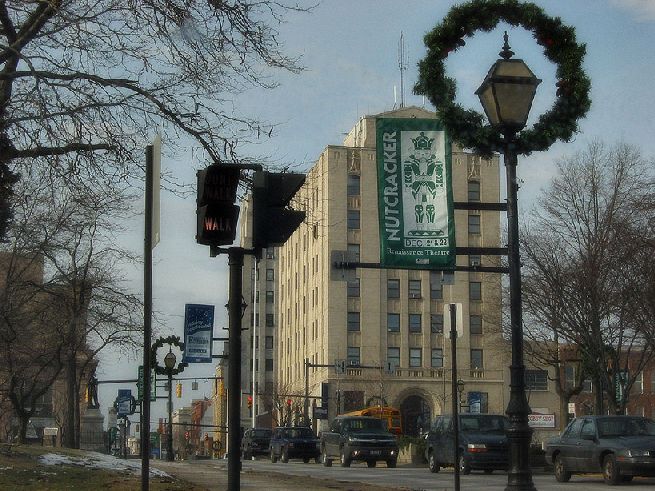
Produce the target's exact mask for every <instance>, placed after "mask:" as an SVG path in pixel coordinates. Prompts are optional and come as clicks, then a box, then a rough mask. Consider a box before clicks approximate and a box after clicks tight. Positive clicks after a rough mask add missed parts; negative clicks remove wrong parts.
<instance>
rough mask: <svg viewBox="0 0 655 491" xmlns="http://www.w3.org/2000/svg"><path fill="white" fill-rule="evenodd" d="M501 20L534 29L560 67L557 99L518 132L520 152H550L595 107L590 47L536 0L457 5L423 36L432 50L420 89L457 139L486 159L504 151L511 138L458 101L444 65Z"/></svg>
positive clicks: (486, 0) (474, 1) (425, 61)
mask: <svg viewBox="0 0 655 491" xmlns="http://www.w3.org/2000/svg"><path fill="white" fill-rule="evenodd" d="M500 21H504V22H507V23H508V24H510V25H512V26H522V27H523V28H524V29H526V30H529V31H532V33H533V35H534V37H535V39H536V40H537V43H539V44H540V45H542V46H543V47H544V54H545V56H546V58H548V60H550V61H552V62H553V63H555V64H556V65H557V72H556V73H557V79H558V82H557V96H556V99H555V103H554V104H553V107H552V108H551V109H550V110H549V111H548V112H546V113H544V114H543V115H541V117H540V118H539V120H538V121H537V123H535V125H534V126H533V128H532V129H529V130H523V131H521V132H520V133H518V134H517V135H516V139H515V141H514V143H515V149H516V152H517V153H519V154H528V153H530V152H532V151H536V150H537V151H538V150H547V149H548V148H549V147H550V146H551V145H552V144H553V143H554V142H555V141H556V140H562V141H569V140H570V139H571V137H572V136H573V134H574V133H576V132H577V131H578V124H577V121H578V119H580V118H582V117H584V115H585V114H586V113H587V111H588V110H589V107H590V106H591V100H590V98H589V90H590V87H591V82H590V80H589V78H588V77H587V76H586V74H585V73H584V71H583V70H582V63H583V59H584V55H585V51H586V50H585V45H584V44H578V43H576V39H575V30H574V29H573V28H572V27H570V26H566V25H564V24H562V21H561V20H560V19H559V18H552V17H549V16H547V15H546V14H545V13H544V11H543V10H542V9H541V8H540V7H538V6H537V5H535V4H533V3H521V2H519V1H517V0H472V1H469V2H467V3H464V4H461V5H458V6H455V7H453V8H452V9H451V10H450V11H449V13H448V15H447V16H446V17H445V18H444V20H443V22H442V23H441V24H438V25H437V26H436V27H435V28H434V29H433V30H432V31H431V32H429V33H428V34H426V36H425V38H424V41H425V45H426V47H427V48H428V53H427V55H426V56H425V58H424V59H423V60H421V62H420V63H419V79H418V82H417V83H416V85H415V87H414V91H415V93H417V94H421V95H425V96H426V97H428V98H429V99H430V101H431V102H432V104H434V106H435V107H436V108H437V114H438V116H439V117H440V119H441V121H442V122H443V124H444V126H445V127H446V129H447V130H448V131H449V132H450V135H451V136H452V138H453V139H454V140H455V141H457V142H458V143H460V144H461V145H462V146H464V147H465V148H471V149H473V150H475V151H476V152H478V153H480V154H481V155H483V156H486V157H489V156H490V155H491V153H492V152H494V151H497V150H500V149H502V148H503V146H504V145H505V143H506V142H505V141H504V139H503V137H502V135H501V134H500V133H499V132H498V130H496V129H495V128H493V127H492V126H491V125H488V124H484V121H485V118H484V116H483V115H482V114H480V113H478V112H476V111H473V110H467V109H464V108H463V107H462V106H460V105H459V104H457V103H455V90H456V83H455V80H453V79H452V78H449V77H447V76H446V73H445V67H444V61H445V59H446V58H447V57H448V55H449V54H450V53H451V52H453V51H455V50H457V49H459V48H460V47H462V46H464V45H465V44H466V43H465V41H464V38H466V37H469V36H472V35H473V34H474V33H475V32H476V31H478V30H482V31H487V32H488V31H491V30H492V29H494V28H495V27H496V26H497V25H498V23H499V22H500Z"/></svg>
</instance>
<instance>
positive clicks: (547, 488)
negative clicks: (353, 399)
mask: <svg viewBox="0 0 655 491" xmlns="http://www.w3.org/2000/svg"><path fill="white" fill-rule="evenodd" d="M168 465H171V466H175V467H170V468H166V466H163V467H162V469H165V470H167V471H169V472H173V473H178V474H179V476H180V477H183V478H184V479H187V480H189V481H192V482H194V483H197V484H200V485H205V486H207V487H208V489H226V487H225V486H226V483H227V461H217V460H213V461H212V460H199V461H188V462H181V463H173V464H168ZM157 467H159V465H157ZM203 476H204V477H203ZM293 476H297V477H295V478H294V477H293ZM453 478H454V474H453V472H452V470H450V469H445V470H442V471H441V472H439V473H438V474H431V473H430V472H429V471H428V469H427V467H413V466H403V465H398V467H397V468H395V469H387V468H386V466H385V465H384V464H381V465H380V466H379V467H376V468H374V469H369V468H368V467H366V464H352V466H351V467H350V468H347V469H346V468H341V467H339V466H338V463H337V464H335V465H334V466H333V467H330V468H327V467H323V466H322V465H318V464H314V463H310V464H303V463H302V462H295V461H291V462H289V463H288V464H282V463H277V464H272V463H271V462H270V461H268V460H264V459H260V460H256V461H247V462H244V463H243V472H242V473H241V483H242V486H241V489H267V490H277V489H288V490H291V489H293V490H295V489H305V490H309V489H312V490H318V489H326V490H327V489H344V490H346V489H351V490H354V489H358V490H362V491H373V490H375V489H376V488H377V489H380V490H394V489H396V490H412V491H419V490H425V491H428V490H430V491H442V490H443V491H445V490H452V489H454V484H453V481H454V479H453ZM310 479H311V484H310V481H309V480H310ZM353 482H357V483H361V484H362V485H363V486H356V487H354V486H353V485H352V483H353ZM533 482H534V484H535V487H536V488H537V489H538V490H539V491H551V490H552V491H574V490H581V491H600V490H604V491H607V489H608V486H607V485H606V484H605V483H604V482H603V478H602V476H601V475H600V474H596V475H586V476H573V477H572V478H571V481H570V482H569V483H558V482H557V481H555V478H554V477H553V475H552V473H546V472H541V471H535V472H534V475H533ZM367 485H369V486H372V487H368V486H367ZM506 485H507V474H506V473H505V472H494V473H493V474H491V475H488V474H483V473H481V472H473V473H471V474H470V475H467V476H461V487H460V489H461V490H462V491H479V490H480V489H484V490H485V491H502V490H504V489H505V486H506ZM261 486H265V488H262V487H261ZM625 488H626V489H634V490H635V491H640V490H643V491H646V490H653V489H655V478H648V479H647V478H635V479H634V480H633V481H632V482H631V483H629V484H627V485H626V486H625Z"/></svg>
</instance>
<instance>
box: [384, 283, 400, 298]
mask: <svg viewBox="0 0 655 491" xmlns="http://www.w3.org/2000/svg"><path fill="white" fill-rule="evenodd" d="M387 298H400V280H387Z"/></svg>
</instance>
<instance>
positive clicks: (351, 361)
mask: <svg viewBox="0 0 655 491" xmlns="http://www.w3.org/2000/svg"><path fill="white" fill-rule="evenodd" d="M346 363H347V364H348V365H355V366H359V364H360V362H359V347H353V346H348V356H347V359H346Z"/></svg>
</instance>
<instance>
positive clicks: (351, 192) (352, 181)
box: [348, 174, 360, 196]
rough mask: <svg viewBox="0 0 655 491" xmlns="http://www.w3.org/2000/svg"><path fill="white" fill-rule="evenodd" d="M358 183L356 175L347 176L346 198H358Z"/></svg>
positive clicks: (358, 179)
mask: <svg viewBox="0 0 655 491" xmlns="http://www.w3.org/2000/svg"><path fill="white" fill-rule="evenodd" d="M359 181H360V178H359V176H358V175H357V174H348V196H359Z"/></svg>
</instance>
